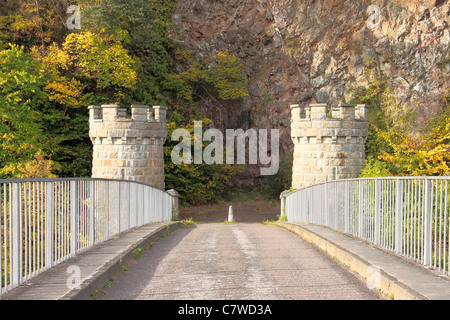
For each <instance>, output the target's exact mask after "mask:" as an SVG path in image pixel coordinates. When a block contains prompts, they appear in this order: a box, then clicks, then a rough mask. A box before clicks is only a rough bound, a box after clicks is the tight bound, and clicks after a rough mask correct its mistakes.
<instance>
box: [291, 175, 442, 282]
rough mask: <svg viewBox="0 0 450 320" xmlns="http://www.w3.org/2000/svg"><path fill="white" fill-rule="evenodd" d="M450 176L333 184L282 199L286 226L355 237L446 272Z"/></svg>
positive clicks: (345, 181) (347, 181) (332, 182)
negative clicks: (310, 226) (317, 228)
mask: <svg viewBox="0 0 450 320" xmlns="http://www.w3.org/2000/svg"><path fill="white" fill-rule="evenodd" d="M449 181H450V177H396V178H363V179H349V180H336V181H330V182H326V183H322V184H317V185H314V186H311V187H307V188H304V189H301V190H298V191H295V192H293V193H291V194H289V195H288V196H287V197H286V199H285V212H286V218H287V220H288V221H290V222H309V223H313V224H318V225H322V226H326V227H330V228H333V229H336V230H338V231H341V232H344V233H348V234H351V235H354V236H357V237H359V238H361V239H364V240H367V241H369V242H371V243H373V244H376V245H378V246H380V247H382V248H384V249H388V250H390V251H393V252H395V253H398V254H400V255H403V256H405V257H407V258H410V259H412V260H415V261H417V262H419V263H421V264H423V265H425V266H427V267H431V268H434V269H436V270H439V271H441V272H442V273H446V274H450V270H449V264H450V250H449V249H450V246H449V238H450V234H449V232H450V228H449V219H450V188H449Z"/></svg>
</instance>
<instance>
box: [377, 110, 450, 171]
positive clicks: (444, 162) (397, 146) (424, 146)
mask: <svg viewBox="0 0 450 320" xmlns="http://www.w3.org/2000/svg"><path fill="white" fill-rule="evenodd" d="M377 131H378V132H379V134H380V135H381V136H382V137H383V139H384V140H385V141H386V142H387V143H388V145H389V146H390V147H391V148H392V150H393V151H392V152H390V153H384V154H382V155H380V156H379V160H382V161H384V162H385V163H387V164H390V165H391V167H390V168H391V171H393V173H394V174H396V175H413V176H424V175H425V176H430V175H438V176H442V175H447V174H450V167H449V164H450V118H447V119H446V123H445V125H443V126H440V127H437V128H434V129H433V134H432V135H431V137H429V138H428V139H426V140H424V141H417V140H414V139H413V138H410V137H406V136H403V135H401V134H399V133H391V132H382V131H381V130H379V129H377Z"/></svg>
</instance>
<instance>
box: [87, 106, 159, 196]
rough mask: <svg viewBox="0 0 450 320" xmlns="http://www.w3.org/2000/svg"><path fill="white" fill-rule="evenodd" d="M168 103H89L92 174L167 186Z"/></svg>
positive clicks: (93, 175) (98, 176)
mask: <svg viewBox="0 0 450 320" xmlns="http://www.w3.org/2000/svg"><path fill="white" fill-rule="evenodd" d="M166 110H167V108H166V107H159V106H157V107H153V108H152V109H150V108H149V107H148V106H136V105H133V106H131V119H129V118H127V117H126V109H124V108H119V106H117V105H103V106H101V107H99V106H93V107H89V126H90V130H89V136H90V138H91V141H92V143H93V145H94V153H93V163H92V177H93V178H105V179H118V180H133V181H138V182H143V183H146V184H149V185H151V186H154V187H156V188H159V189H162V190H164V187H165V184H164V150H163V145H164V142H165V140H166V138H167V128H166Z"/></svg>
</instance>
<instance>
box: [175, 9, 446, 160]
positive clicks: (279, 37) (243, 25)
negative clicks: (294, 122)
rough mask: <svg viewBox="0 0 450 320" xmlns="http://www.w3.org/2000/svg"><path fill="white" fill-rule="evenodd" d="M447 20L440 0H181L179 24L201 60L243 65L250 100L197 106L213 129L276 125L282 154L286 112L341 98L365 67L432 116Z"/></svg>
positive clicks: (442, 79) (441, 87) (441, 77)
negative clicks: (375, 10)
mask: <svg viewBox="0 0 450 320" xmlns="http://www.w3.org/2000/svg"><path fill="white" fill-rule="evenodd" d="M369 5H377V6H378V7H379V8H380V19H379V22H380V24H379V26H380V28H379V29H374V30H372V28H369V27H368V24H367V22H368V21H372V19H371V13H370V12H368V11H367V10H368V7H369ZM449 15H450V8H449V1H443V0H392V1H363V0H179V3H178V8H177V11H176V12H175V14H174V18H175V20H176V21H177V22H178V24H179V26H180V32H181V35H182V39H183V42H184V45H185V47H187V48H189V49H191V50H192V51H194V53H195V54H196V56H197V57H198V58H199V59H201V58H202V57H206V56H208V55H210V54H212V53H214V52H217V51H219V50H228V51H229V52H230V53H232V54H234V55H236V56H238V57H239V58H240V59H241V60H242V61H243V63H244V66H245V70H246V73H247V74H246V76H247V77H248V79H249V85H248V90H249V97H248V98H247V99H243V100H240V101H233V102H221V103H217V102H215V101H209V102H202V104H201V105H200V107H201V108H202V110H204V112H205V113H206V115H207V116H209V117H210V118H211V119H212V120H213V125H214V126H215V127H216V128H219V129H225V128H243V129H248V128H255V129H258V128H260V129H262V128H264V129H272V128H278V129H280V130H281V131H280V133H281V146H280V152H281V155H282V156H283V155H285V154H287V152H289V151H290V152H292V142H291V139H290V109H289V106H290V105H291V104H299V103H300V104H301V103H329V104H335V103H337V102H340V101H343V102H345V101H346V100H347V99H348V92H349V89H350V88H351V87H352V86H354V85H357V86H359V85H365V84H367V80H368V79H367V67H368V66H369V65H372V68H373V69H375V70H376V71H378V72H380V71H381V72H383V73H384V74H386V75H387V76H388V77H389V78H390V79H393V81H394V83H395V87H396V96H397V98H398V100H399V101H400V102H401V103H402V104H403V105H405V106H416V107H417V108H419V109H420V112H419V113H418V115H419V117H421V118H426V117H428V116H429V115H430V114H432V113H433V112H436V110H435V109H436V108H437V105H438V104H439V101H440V100H441V99H442V97H443V94H444V93H445V92H446V91H447V90H448V84H449V71H450V64H449V43H450V32H449V23H450V19H449ZM372 18H373V17H372ZM374 21H375V20H374ZM419 120H420V119H419Z"/></svg>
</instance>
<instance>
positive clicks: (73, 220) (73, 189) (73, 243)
mask: <svg viewBox="0 0 450 320" xmlns="http://www.w3.org/2000/svg"><path fill="white" fill-rule="evenodd" d="M77 186H78V184H77V181H70V254H71V255H72V256H74V255H76V254H77V242H78V241H77V236H78V235H77V232H78V230H77V221H78V190H77Z"/></svg>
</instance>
